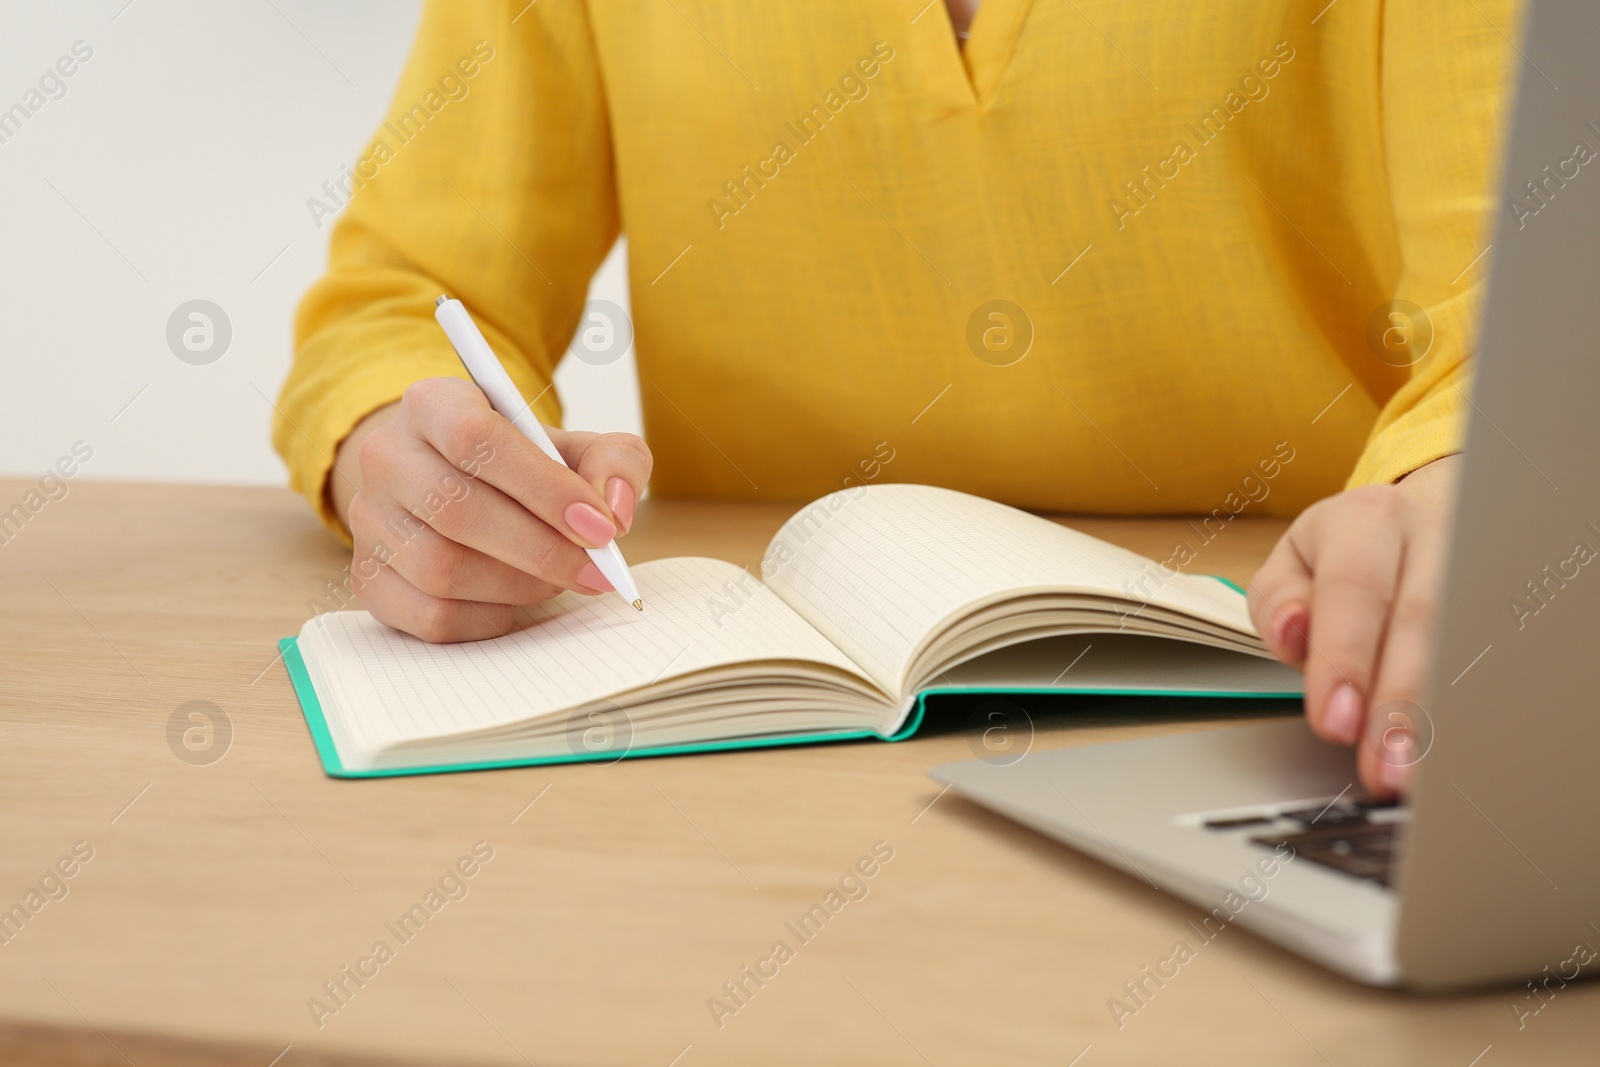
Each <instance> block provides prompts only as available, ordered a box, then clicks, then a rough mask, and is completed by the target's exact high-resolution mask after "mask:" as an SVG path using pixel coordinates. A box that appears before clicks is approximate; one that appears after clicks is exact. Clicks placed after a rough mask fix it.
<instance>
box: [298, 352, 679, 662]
mask: <svg viewBox="0 0 1600 1067" xmlns="http://www.w3.org/2000/svg"><path fill="white" fill-rule="evenodd" d="M549 432H550V438H551V440H552V441H554V442H555V445H556V449H557V450H558V451H560V453H561V455H562V456H563V457H564V458H565V459H566V461H567V464H568V466H569V467H570V468H571V469H568V467H563V466H562V465H561V464H559V463H557V462H555V461H554V460H552V459H551V458H550V457H548V456H546V455H545V454H544V453H543V452H541V451H540V450H539V448H538V446H536V445H535V444H534V443H533V442H532V441H530V440H528V439H527V438H526V437H524V436H523V435H522V434H521V432H520V431H518V430H517V429H516V427H514V426H512V425H511V423H510V422H509V421H507V420H506V419H504V418H502V417H501V416H500V415H499V414H497V413H496V412H495V411H494V410H493V409H492V408H490V407H489V403H488V401H487V400H486V399H485V398H484V395H483V393H482V392H481V391H480V390H479V389H478V387H477V386H475V385H473V384H472V383H471V382H470V381H467V380H465V379H462V378H430V379H427V380H424V381H420V382H417V383H416V384H415V385H412V386H411V387H410V388H409V389H407V390H406V392H405V395H404V396H403V397H402V398H401V400H400V402H399V403H398V404H393V405H390V406H389V407H386V408H383V409H380V410H379V411H377V412H374V413H373V414H372V415H370V416H368V417H367V418H366V419H365V420H363V421H362V422H361V424H360V425H359V426H357V427H356V429H355V431H353V432H352V433H351V434H350V435H349V437H347V438H346V439H345V441H344V443H343V444H341V445H340V446H339V454H338V456H337V457H336V461H335V465H334V466H335V470H334V474H333V476H332V479H331V483H330V485H329V494H330V497H331V499H332V501H333V505H334V508H335V510H336V511H337V512H338V513H339V515H340V516H342V517H343V518H344V520H345V524H346V527H347V528H348V529H349V530H350V534H351V536H352V538H353V539H354V541H355V549H354V553H353V555H352V558H351V562H350V574H351V579H352V586H353V588H354V589H355V592H356V594H357V596H359V597H360V599H361V603H362V606H363V607H365V608H366V609H367V610H368V611H370V612H372V614H373V616H374V617H375V618H377V619H378V621H380V622H383V623H386V624H387V625H389V626H393V627H394V628H395V629H397V630H404V631H405V632H406V633H409V634H413V635H415V636H417V637H420V638H422V639H423V640H425V641H476V640H481V639H483V638H486V637H498V636H500V635H501V634H505V633H509V632H510V631H511V630H513V629H515V628H516V625H517V623H516V610H517V608H518V607H519V606H521V605H524V604H536V603H538V602H540V601H542V600H547V599H549V598H550V597H553V596H555V595H556V594H557V593H560V592H562V591H563V590H567V589H571V590H575V591H577V592H580V593H586V594H591V595H593V594H598V593H603V592H607V591H609V590H610V589H611V586H610V584H609V583H608V582H607V581H606V580H605V578H604V577H603V576H602V575H601V574H600V571H599V569H598V568H597V567H596V566H595V565H594V563H593V562H592V561H590V559H589V557H588V555H587V554H585V552H584V551H583V550H584V549H585V548H598V547H600V546H602V545H604V544H606V543H607V542H608V541H610V540H612V538H613V537H616V536H618V535H620V534H622V533H625V532H627V530H628V527H629V526H630V525H631V524H632V521H633V510H634V504H635V503H636V502H637V500H638V499H639V495H640V494H641V493H642V492H643V491H644V487H645V483H646V482H648V481H649V478H650V467H651V462H652V460H651V456H650V449H649V448H648V447H647V446H646V445H645V443H644V442H643V441H642V440H640V439H639V438H638V437H635V436H634V435H632V434H624V433H608V434H596V433H585V432H568V431H565V430H558V429H555V428H553V427H551V428H550V430H549Z"/></svg>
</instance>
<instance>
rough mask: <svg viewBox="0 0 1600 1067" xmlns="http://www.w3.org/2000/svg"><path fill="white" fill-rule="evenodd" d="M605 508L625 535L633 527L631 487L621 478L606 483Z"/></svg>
mask: <svg viewBox="0 0 1600 1067" xmlns="http://www.w3.org/2000/svg"><path fill="white" fill-rule="evenodd" d="M606 507H608V508H610V509H611V514H613V515H615V516H616V517H617V521H618V522H619V523H621V524H622V530H623V532H624V533H626V532H627V531H628V530H629V529H630V528H631V527H632V526H633V487H632V486H630V485H629V484H628V483H627V482H625V481H623V480H622V479H621V478H613V479H611V480H610V481H609V482H607V483H606Z"/></svg>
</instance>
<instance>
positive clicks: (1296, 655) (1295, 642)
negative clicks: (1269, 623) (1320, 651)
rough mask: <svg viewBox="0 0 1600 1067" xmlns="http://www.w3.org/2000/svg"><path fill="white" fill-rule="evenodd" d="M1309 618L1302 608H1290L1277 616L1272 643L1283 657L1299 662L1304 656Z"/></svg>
mask: <svg viewBox="0 0 1600 1067" xmlns="http://www.w3.org/2000/svg"><path fill="white" fill-rule="evenodd" d="M1308 622H1309V620H1308V619H1307V617H1306V612H1305V609H1304V608H1290V609H1289V610H1288V611H1286V612H1284V613H1283V614H1281V615H1279V616H1278V622H1277V625H1276V627H1275V630H1276V632H1275V633H1274V634H1273V639H1272V643H1273V644H1274V645H1276V646H1277V647H1278V650H1279V652H1281V653H1282V655H1283V656H1284V658H1285V659H1289V660H1292V661H1293V662H1295V663H1299V662H1300V661H1301V660H1303V659H1305V658H1306V626H1307V624H1308Z"/></svg>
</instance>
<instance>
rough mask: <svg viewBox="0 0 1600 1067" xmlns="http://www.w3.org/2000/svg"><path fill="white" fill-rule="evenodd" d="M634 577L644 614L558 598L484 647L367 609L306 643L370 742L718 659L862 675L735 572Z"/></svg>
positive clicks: (528, 710)
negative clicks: (388, 622) (419, 635)
mask: <svg viewBox="0 0 1600 1067" xmlns="http://www.w3.org/2000/svg"><path fill="white" fill-rule="evenodd" d="M633 575H634V578H635V579H636V580H637V582H638V585H639V591H640V595H641V596H642V597H643V599H644V602H645V610H644V612H643V613H640V612H637V611H635V610H634V609H633V608H632V607H630V606H628V605H627V604H625V603H624V602H623V601H622V598H621V597H617V596H599V597H582V596H578V595H576V594H573V593H563V594H562V595H561V596H559V597H557V598H555V599H554V600H551V601H549V602H547V603H545V604H543V605H540V606H538V607H536V608H534V609H532V614H533V615H534V616H535V617H536V618H537V619H538V621H537V622H536V623H535V624H534V625H532V626H530V627H529V628H528V629H525V630H521V631H519V632H517V633H514V634H509V635H507V636H505V637H500V638H495V639H493V640H489V641H476V642H471V643H466V644H454V645H435V644H429V643H427V642H426V641H420V640H418V639H416V638H414V637H411V636H409V635H406V634H403V633H400V632H399V631H398V630H392V629H390V628H389V627H387V626H384V625H383V624H381V623H379V622H378V621H377V620H375V619H374V618H373V617H372V616H371V615H369V614H368V613H367V612H364V611H340V612H329V613H326V614H322V615H318V616H316V617H315V618H314V619H312V620H311V621H309V622H307V623H306V626H305V629H304V630H303V631H302V633H301V637H302V638H303V639H305V638H307V637H308V635H310V636H311V639H312V640H315V641H319V642H320V643H321V644H322V647H325V648H327V649H328V650H329V652H330V653H331V655H330V662H331V664H332V665H333V667H334V669H335V670H336V671H337V672H338V675H339V677H338V679H337V684H338V685H339V687H340V688H341V690H343V693H342V695H343V696H344V698H345V700H346V701H347V703H348V706H347V707H345V708H344V709H343V710H344V715H343V720H344V725H345V727H346V728H347V730H348V731H349V733H350V735H351V737H352V740H354V741H356V742H357V743H358V744H361V745H364V746H381V745H386V744H392V743H394V742H397V741H405V740H415V739H418V738H425V737H439V736H443V735H449V734H455V733H461V732H464V731H470V730H478V729H483V728H486V727H493V726H498V725H502V724H505V723H510V722H515V721H519V720H525V719H530V718H535V717H538V716H541V715H550V714H557V713H562V712H567V711H570V710H572V709H574V708H580V707H583V706H585V705H588V704H591V703H593V702H596V701H600V700H605V699H607V698H610V697H614V696H616V695H618V694H620V693H623V692H626V691H628V690H631V689H635V688H639V687H642V686H646V685H650V684H652V683H654V682H659V681H664V680H666V679H669V678H674V677H677V676H679V675H683V674H688V673H690V672H692V671H698V670H703V669H705V668H707V667H715V666H721V665H726V664H734V663H748V662H754V661H763V660H772V659H787V660H813V661H816V662H818V663H824V664H829V665H832V666H835V667H839V668H840V669H842V670H846V671H849V672H850V673H851V674H854V675H856V676H858V677H859V676H860V674H861V672H860V669H859V668H857V667H856V666H855V665H854V664H853V663H851V662H850V660H848V659H846V658H845V657H844V656H843V655H842V654H841V653H840V652H839V650H838V649H836V648H834V647H833V645H831V644H829V643H828V641H827V640H826V639H824V638H823V637H822V635H820V634H819V633H817V631H816V630H815V629H813V628H812V627H811V626H810V624H808V623H807V622H806V621H805V620H804V619H802V618H801V617H800V616H799V615H797V614H796V613H795V612H794V611H793V610H792V609H791V608H789V607H788V605H786V604H785V603H784V602H783V601H782V600H780V599H779V598H778V597H777V596H775V595H773V594H772V593H771V592H770V591H768V590H767V589H766V588H765V587H763V586H762V585H761V584H760V583H759V582H757V581H756V580H755V579H754V578H753V577H752V576H751V575H749V573H748V572H746V571H745V570H744V569H743V568H741V567H738V566H735V565H734V564H732V563H728V562H726V561H723V560H716V559H702V558H680V559H666V560H656V561H653V562H650V563H642V564H640V565H638V566H637V567H634V568H633ZM741 584H742V588H741ZM730 590H732V591H733V593H736V594H737V596H738V600H737V601H736V600H735V599H734V598H733V596H732V595H730ZM719 606H720V609H721V610H719ZM314 630H321V633H319V634H313V633H312V631H314Z"/></svg>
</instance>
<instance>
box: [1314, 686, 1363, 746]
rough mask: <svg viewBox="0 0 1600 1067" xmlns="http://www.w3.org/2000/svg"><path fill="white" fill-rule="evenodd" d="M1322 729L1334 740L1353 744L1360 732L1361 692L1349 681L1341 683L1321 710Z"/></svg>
mask: <svg viewBox="0 0 1600 1067" xmlns="http://www.w3.org/2000/svg"><path fill="white" fill-rule="evenodd" d="M1322 730H1323V733H1325V734H1326V735H1327V736H1329V737H1331V738H1333V739H1334V740H1335V741H1339V742H1342V743H1343V744H1346V745H1351V744H1355V740H1356V737H1357V735H1359V734H1360V733H1361V694H1360V693H1358V692H1356V687H1355V686H1353V685H1351V684H1350V683H1349V682H1344V683H1341V684H1340V686H1339V688H1337V689H1335V690H1334V691H1333V696H1331V697H1329V698H1328V706H1327V707H1326V708H1324V709H1323V711H1322Z"/></svg>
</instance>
